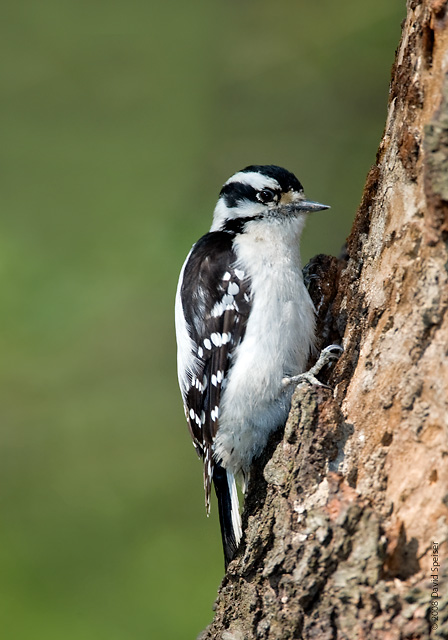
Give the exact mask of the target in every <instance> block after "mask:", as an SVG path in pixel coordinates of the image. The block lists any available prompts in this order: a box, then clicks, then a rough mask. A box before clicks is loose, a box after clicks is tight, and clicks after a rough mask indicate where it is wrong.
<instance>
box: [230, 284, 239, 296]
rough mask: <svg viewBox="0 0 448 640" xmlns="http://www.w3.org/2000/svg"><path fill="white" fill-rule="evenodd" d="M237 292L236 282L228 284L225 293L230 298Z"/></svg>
mask: <svg viewBox="0 0 448 640" xmlns="http://www.w3.org/2000/svg"><path fill="white" fill-rule="evenodd" d="M239 290H240V288H239V286H238V285H237V283H236V282H229V286H228V287H227V292H228V293H229V294H230V295H231V296H236V294H237V293H239Z"/></svg>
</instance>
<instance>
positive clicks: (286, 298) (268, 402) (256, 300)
mask: <svg viewBox="0 0 448 640" xmlns="http://www.w3.org/2000/svg"><path fill="white" fill-rule="evenodd" d="M303 223H304V220H303V219H301V218H294V219H291V220H290V221H289V222H288V223H286V224H285V222H284V221H283V222H282V223H281V224H280V223H279V224H276V223H273V222H272V221H270V222H264V221H256V222H255V221H254V222H253V223H251V225H250V227H251V228H250V230H248V231H246V232H245V233H244V234H242V235H240V236H238V237H237V239H236V241H235V251H236V253H237V255H238V260H239V266H240V267H241V269H242V270H243V271H244V272H245V273H246V274H247V275H248V276H249V277H250V278H251V282H252V296H253V303H252V310H251V315H250V318H249V320H248V324H247V328H246V333H245V336H244V340H243V342H242V343H241V344H240V345H239V347H238V348H237V349H236V351H235V354H234V358H233V365H232V369H231V373H230V375H229V377H228V383H227V386H226V388H225V391H224V393H223V396H222V400H221V407H220V420H219V431H218V434H217V439H216V449H215V451H216V456H217V457H218V458H221V459H222V460H223V462H224V466H226V467H227V468H229V469H230V470H231V471H232V472H234V473H238V472H239V471H240V470H241V469H242V470H246V471H247V470H248V468H249V466H250V463H251V461H252V459H253V457H254V456H256V455H259V453H261V451H262V450H263V448H264V447H265V446H266V442H267V439H268V437H269V435H270V433H271V432H272V431H273V430H275V429H276V428H277V427H279V426H281V425H282V424H283V423H284V422H285V420H286V417H287V415H288V412H289V407H290V399H291V393H292V390H289V391H286V392H285V391H284V390H283V388H282V386H281V380H282V378H283V377H285V376H290V375H295V374H298V373H302V372H303V371H304V370H305V366H306V362H307V360H308V357H309V355H310V350H311V349H312V348H313V340H314V328H315V311H314V306H313V303H312V301H311V298H310V296H309V294H308V291H307V290H306V288H305V285H304V283H303V278H302V270H301V261H300V251H299V244H298V241H299V237H300V233H301V230H302V227H303Z"/></svg>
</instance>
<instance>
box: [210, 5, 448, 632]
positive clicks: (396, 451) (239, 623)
mask: <svg viewBox="0 0 448 640" xmlns="http://www.w3.org/2000/svg"><path fill="white" fill-rule="evenodd" d="M447 5H448V0H422V1H417V0H408V6H407V9H408V11H407V18H406V21H405V23H404V25H403V33H402V38H401V42H400V45H399V48H398V50H397V55H396V61H395V64H394V67H393V70H392V81H391V90H390V101H389V112H388V118H387V122H386V127H385V132H384V136H383V139H382V141H381V144H380V147H379V150H378V154H377V159H376V164H375V166H374V167H372V169H371V171H370V173H369V175H368V177H367V182H366V186H365V190H364V194H363V199H362V202H361V205H360V208H359V210H358V212H357V215H356V219H355V222H354V225H353V229H352V232H351V235H350V237H349V238H348V241H347V251H346V254H345V255H344V256H343V257H342V258H340V259H339V260H336V259H335V258H328V257H325V256H318V257H317V258H316V259H315V260H314V261H312V263H311V264H310V265H309V267H308V275H309V276H311V275H312V276H313V277H312V278H310V287H311V290H312V294H313V296H314V299H315V302H316V306H317V307H318V309H319V318H320V323H321V330H320V332H321V335H322V339H323V342H324V343H325V344H328V343H329V342H331V341H335V340H336V341H337V340H338V339H339V340H342V343H343V345H344V349H345V352H344V355H343V356H342V358H341V359H340V361H339V363H338V364H337V366H336V367H335V369H334V371H333V372H332V374H331V378H330V384H331V385H332V387H333V388H334V391H331V390H328V389H325V388H314V387H309V386H300V387H299V388H298V389H297V391H296V393H295V395H294V398H293V406H292V410H291V414H290V416H289V420H288V423H287V425H286V428H285V431H284V432H283V433H277V434H275V435H274V437H273V438H272V439H271V442H270V444H269V446H268V448H267V450H266V451H265V453H264V454H263V456H262V457H261V458H260V459H259V460H258V461H257V462H256V463H255V465H254V468H253V471H252V474H251V482H250V486H249V490H248V497H247V500H246V505H245V511H244V515H243V525H244V529H245V536H244V539H243V542H242V545H241V548H240V550H239V553H238V556H237V558H236V559H235V561H234V562H232V563H231V565H230V567H229V570H228V572H227V575H226V576H225V578H224V580H223V583H222V585H221V588H220V591H219V595H218V599H217V602H216V605H215V610H216V615H215V618H214V621H213V622H212V624H211V625H210V627H209V628H208V629H206V630H205V631H204V632H203V633H202V634H201V636H200V637H201V639H202V640H205V639H209V638H220V639H221V638H222V639H223V640H248V639H251V638H257V639H258V638H259V639H266V640H287V639H289V638H290V639H293V638H294V639H298V638H304V639H311V638H316V639H319V640H326V639H328V640H330V639H338V640H340V639H347V640H354V639H363V638H366V639H373V640H376V639H380V638H381V639H387V640H403V639H408V640H411V639H417V638H420V639H425V638H430V637H431V638H448V558H447V555H448V554H447V547H448V544H447V540H448V509H447V506H448V418H447V416H448V359H447V355H448V314H447V313H446V310H447V308H448V247H447V240H448V23H447V20H448V18H447ZM435 551H437V554H436V553H435Z"/></svg>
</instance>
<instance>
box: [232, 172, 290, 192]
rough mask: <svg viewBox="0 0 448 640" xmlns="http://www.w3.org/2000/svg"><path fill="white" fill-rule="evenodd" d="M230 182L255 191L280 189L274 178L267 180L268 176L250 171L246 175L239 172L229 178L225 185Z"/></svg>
mask: <svg viewBox="0 0 448 640" xmlns="http://www.w3.org/2000/svg"><path fill="white" fill-rule="evenodd" d="M232 182H242V183H243V184H248V185H250V186H251V187H253V188H254V189H257V191H260V189H264V188H266V187H268V188H269V189H280V185H279V183H278V182H277V180H274V178H269V177H268V176H263V175H262V174H261V173H257V172H255V171H253V172H252V171H251V172H248V173H244V172H243V171H240V172H238V173H235V175H234V176H232V177H231V178H229V179H228V180H227V182H226V184H231V183H232Z"/></svg>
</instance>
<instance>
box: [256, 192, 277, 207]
mask: <svg viewBox="0 0 448 640" xmlns="http://www.w3.org/2000/svg"><path fill="white" fill-rule="evenodd" d="M257 198H258V200H260V201H261V202H263V203H264V204H267V203H268V202H272V201H273V200H275V191H272V189H262V190H261V191H259V192H258V193H257Z"/></svg>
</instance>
